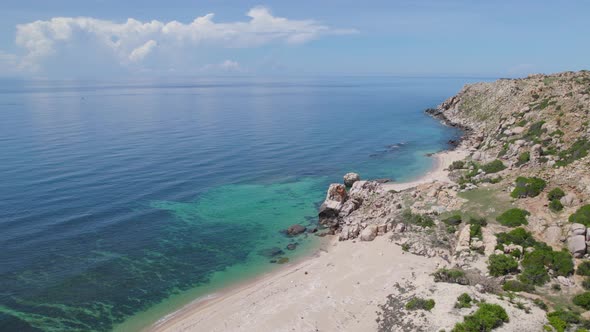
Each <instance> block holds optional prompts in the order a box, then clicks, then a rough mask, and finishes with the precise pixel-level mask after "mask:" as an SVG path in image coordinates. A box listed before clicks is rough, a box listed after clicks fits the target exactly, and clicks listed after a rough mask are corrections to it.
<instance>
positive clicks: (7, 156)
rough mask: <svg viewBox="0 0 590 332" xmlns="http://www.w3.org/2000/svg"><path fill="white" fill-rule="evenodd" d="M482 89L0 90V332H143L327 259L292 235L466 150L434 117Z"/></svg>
mask: <svg viewBox="0 0 590 332" xmlns="http://www.w3.org/2000/svg"><path fill="white" fill-rule="evenodd" d="M471 81H473V80H469V79H464V78H461V79H454V78H436V79H429V78H395V77H332V78H325V77H324V78H286V79H279V78H272V79H254V78H243V77H242V78H216V79H200V80H187V79H185V80H158V81H132V82H98V81H96V82H95V81H0V157H1V161H0V280H1V282H0V330H1V331H40V330H41V331H91V330H97V331H107V330H112V329H118V330H133V329H138V328H141V327H144V326H145V325H149V324H150V323H153V321H155V320H157V319H158V317H159V316H162V315H164V314H166V313H169V312H171V311H173V310H174V309H177V308H178V306H181V305H182V304H185V303H187V302H188V301H190V300H191V299H193V298H194V297H197V296H200V295H205V294H208V293H210V292H212V291H214V290H216V289H218V288H220V287H222V286H226V285H228V284H231V283H234V282H238V281H241V280H244V279H245V278H250V277H252V276H255V275H257V274H259V273H262V272H265V271H268V270H270V269H272V268H273V267H275V266H278V265H277V264H273V263H270V260H271V258H269V257H267V256H265V254H266V251H265V250H266V249H269V248H273V247H278V248H280V249H281V250H282V251H283V253H280V254H279V256H280V257H286V258H290V259H294V258H296V257H297V256H298V255H303V254H305V253H306V252H309V251H310V250H313V248H314V243H316V241H317V238H316V237H315V236H307V237H305V236H301V237H298V238H288V237H286V236H284V235H283V234H282V233H280V230H282V229H284V228H286V227H287V226H289V225H291V224H294V223H301V224H303V225H306V226H312V225H314V224H315V223H316V221H317V218H316V212H317V207H318V204H319V203H321V201H322V199H323V197H324V193H325V190H326V189H327V185H328V184H329V183H331V182H341V181H342V176H343V175H344V174H345V173H346V172H349V171H355V172H358V173H360V175H361V177H362V178H391V179H394V180H397V181H402V180H407V179H411V178H413V177H417V176H419V175H420V174H421V173H423V172H425V171H427V170H428V169H429V168H430V167H431V160H430V159H429V158H427V157H426V156H425V155H426V154H427V153H432V152H436V151H439V150H441V149H445V148H447V141H448V140H449V139H451V138H456V137H457V136H458V135H459V134H460V133H458V132H457V131H456V130H455V129H452V128H448V127H444V126H442V125H441V124H439V123H438V122H437V121H436V120H434V119H432V118H430V117H428V116H427V115H425V114H424V112H423V111H424V109H426V108H428V107H433V106H436V105H437V104H439V103H440V102H442V101H443V100H445V99H446V98H448V97H449V96H452V95H454V94H455V93H456V92H457V91H459V89H460V88H461V87H462V86H463V85H464V84H466V83H470V82H471ZM294 242H296V243H297V244H298V245H299V247H298V249H297V250H294V251H290V250H287V249H286V248H285V247H286V245H287V244H289V243H294ZM121 324H122V325H121Z"/></svg>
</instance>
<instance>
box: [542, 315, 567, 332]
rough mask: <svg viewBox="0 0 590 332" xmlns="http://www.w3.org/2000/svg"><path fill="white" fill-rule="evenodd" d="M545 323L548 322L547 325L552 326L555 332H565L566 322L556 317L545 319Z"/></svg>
mask: <svg viewBox="0 0 590 332" xmlns="http://www.w3.org/2000/svg"><path fill="white" fill-rule="evenodd" d="M547 321H549V325H551V326H553V328H554V329H555V331H556V332H565V329H566V328H567V326H568V325H567V323H566V322H564V321H563V320H561V318H559V317H557V316H552V317H547ZM549 331H552V330H549Z"/></svg>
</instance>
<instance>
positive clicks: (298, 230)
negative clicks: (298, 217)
mask: <svg viewBox="0 0 590 332" xmlns="http://www.w3.org/2000/svg"><path fill="white" fill-rule="evenodd" d="M306 230H307V228H306V227H305V226H302V225H300V224H294V225H291V226H289V228H287V230H286V231H285V233H287V235H290V236H296V235H299V234H302V233H304V232H305V231H306Z"/></svg>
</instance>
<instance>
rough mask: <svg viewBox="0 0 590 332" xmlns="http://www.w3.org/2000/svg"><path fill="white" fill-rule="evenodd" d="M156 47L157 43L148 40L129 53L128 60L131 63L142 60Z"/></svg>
mask: <svg viewBox="0 0 590 332" xmlns="http://www.w3.org/2000/svg"><path fill="white" fill-rule="evenodd" d="M157 45H158V43H157V42H156V41H155V40H153V39H150V40H148V41H147V42H146V43H145V44H143V45H141V46H139V47H138V48H136V49H134V50H133V51H131V54H129V60H131V61H133V62H135V61H141V60H143V58H145V56H146V55H148V54H149V53H150V52H151V51H152V49H153V48H154V47H156V46H157Z"/></svg>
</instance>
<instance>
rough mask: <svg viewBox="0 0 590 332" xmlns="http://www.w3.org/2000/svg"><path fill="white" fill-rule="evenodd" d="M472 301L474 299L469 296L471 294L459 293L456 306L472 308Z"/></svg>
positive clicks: (458, 307)
mask: <svg viewBox="0 0 590 332" xmlns="http://www.w3.org/2000/svg"><path fill="white" fill-rule="evenodd" d="M471 301H473V299H472V298H471V296H469V294H467V293H463V294H461V295H459V297H458V298H457V303H455V308H457V309H461V308H471Z"/></svg>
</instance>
